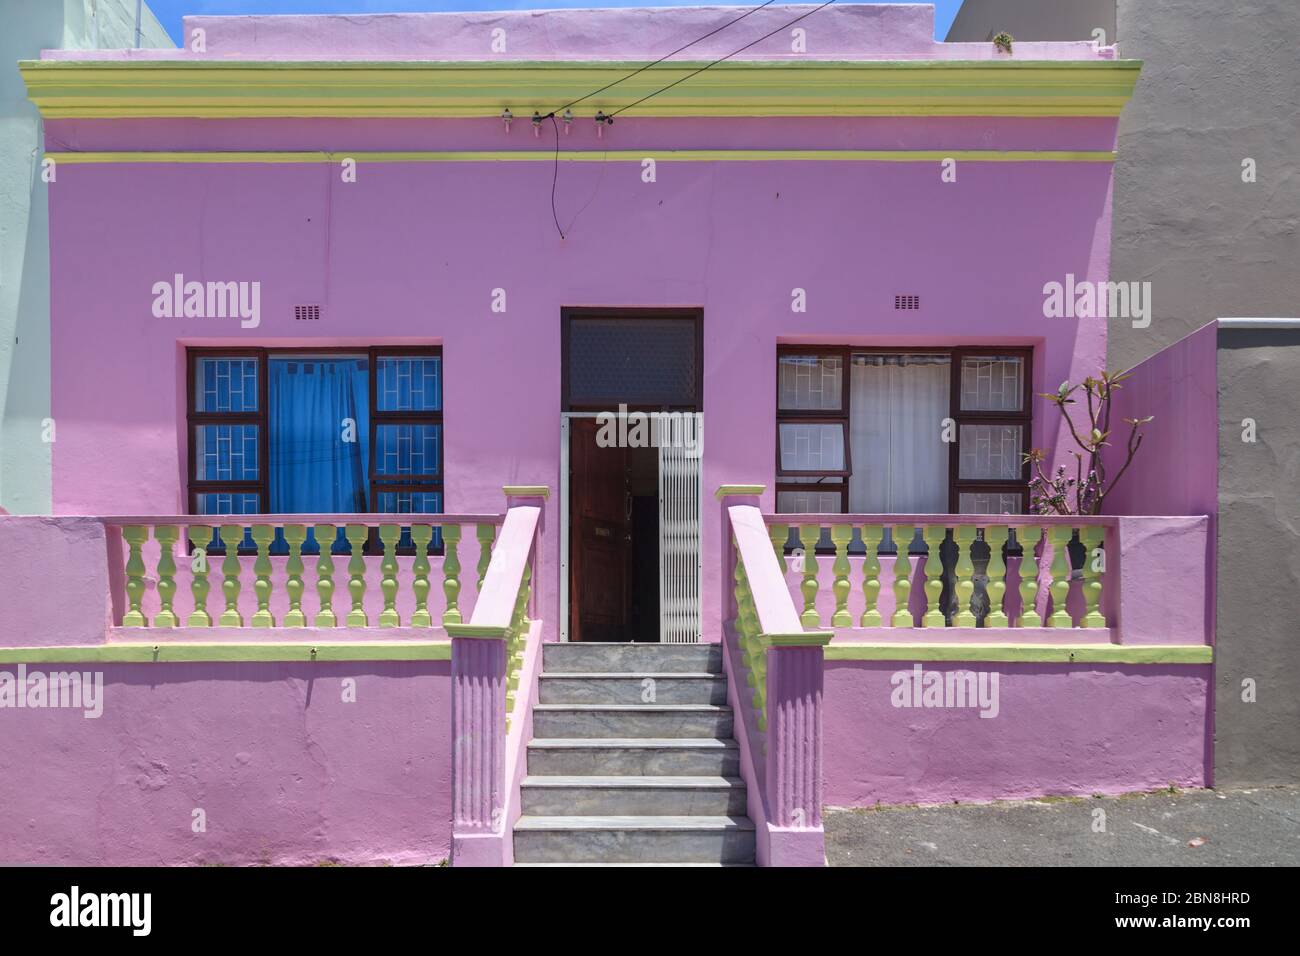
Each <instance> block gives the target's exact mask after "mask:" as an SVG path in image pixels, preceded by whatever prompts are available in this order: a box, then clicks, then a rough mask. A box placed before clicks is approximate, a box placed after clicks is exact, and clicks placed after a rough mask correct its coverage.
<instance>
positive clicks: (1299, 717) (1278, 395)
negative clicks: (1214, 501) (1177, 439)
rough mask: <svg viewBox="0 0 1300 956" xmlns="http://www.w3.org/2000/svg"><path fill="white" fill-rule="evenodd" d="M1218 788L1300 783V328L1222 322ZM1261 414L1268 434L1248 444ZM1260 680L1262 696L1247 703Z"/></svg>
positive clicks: (1259, 431) (1261, 428) (1259, 427)
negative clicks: (1249, 423)
mask: <svg viewBox="0 0 1300 956" xmlns="http://www.w3.org/2000/svg"><path fill="white" fill-rule="evenodd" d="M1218 378H1219V518H1218V539H1219V540H1218V558H1217V565H1218V589H1217V591H1218V607H1217V613H1216V617H1217V645H1218V646H1217V649H1216V664H1215V751H1214V758H1215V759H1214V767H1215V772H1214V779H1215V784H1216V786H1230V785H1242V786H1257V785H1261V784H1274V783H1295V782H1296V781H1297V780H1300V415H1297V413H1296V409H1297V403H1298V401H1300V329H1289V330H1284V331H1261V330H1254V329H1220V330H1219V350H1218ZM1247 418H1249V419H1253V420H1254V422H1255V427H1256V441H1254V442H1246V441H1243V440H1242V433H1243V425H1242V421H1243V419H1247ZM1247 680H1250V681H1253V682H1254V687H1255V694H1256V700H1255V702H1253V703H1250V702H1247V701H1245V700H1243V691H1244V687H1243V682H1244V681H1247Z"/></svg>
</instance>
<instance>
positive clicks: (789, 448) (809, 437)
mask: <svg viewBox="0 0 1300 956" xmlns="http://www.w3.org/2000/svg"><path fill="white" fill-rule="evenodd" d="M780 435H781V470H782V471H843V470H844V426H842V425H838V424H833V425H825V424H817V423H812V422H783V423H782V424H781V430H780Z"/></svg>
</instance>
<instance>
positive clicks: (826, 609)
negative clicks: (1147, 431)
mask: <svg viewBox="0 0 1300 956" xmlns="http://www.w3.org/2000/svg"><path fill="white" fill-rule="evenodd" d="M764 521H765V522H766V524H767V527H768V533H769V537H770V539H771V542H772V547H773V548H774V550H775V551H776V553H777V556H778V558H779V559H780V561H781V565H782V568H783V570H785V572H786V575H787V579H788V584H789V587H790V590H791V592H792V593H795V594H797V596H798V597H797V599H801V602H802V612H801V614H800V618H799V620H800V623H801V624H802V625H803V627H804V628H817V627H823V626H829V627H835V628H851V627H861V628H877V627H888V628H933V627H981V628H995V629H996V628H1009V627H1018V628H1030V627H1034V628H1036V627H1050V628H1104V627H1106V626H1107V616H1106V610H1105V586H1104V583H1103V582H1104V579H1105V569H1106V563H1105V562H1106V548H1107V544H1108V539H1109V538H1110V536H1111V531H1112V529H1113V528H1114V527H1115V524H1116V519H1115V518H1111V517H1088V518H1079V517H1073V516H1066V517H1056V516H1051V517H1044V516H1036V515H813V514H775V515H764ZM918 538H919V540H920V542H923V549H924V550H922V549H921V548H920V547H918V545H917V539H918ZM914 551H916V552H917V553H913V552H914ZM886 568H887V570H886ZM886 584H888V589H889V592H891V593H892V601H890V602H889V603H890V604H891V605H892V608H890V609H888V610H889V613H888V614H886V613H883V612H882V609H881V607H880V599H881V592H882V590H884V589H885V587H886Z"/></svg>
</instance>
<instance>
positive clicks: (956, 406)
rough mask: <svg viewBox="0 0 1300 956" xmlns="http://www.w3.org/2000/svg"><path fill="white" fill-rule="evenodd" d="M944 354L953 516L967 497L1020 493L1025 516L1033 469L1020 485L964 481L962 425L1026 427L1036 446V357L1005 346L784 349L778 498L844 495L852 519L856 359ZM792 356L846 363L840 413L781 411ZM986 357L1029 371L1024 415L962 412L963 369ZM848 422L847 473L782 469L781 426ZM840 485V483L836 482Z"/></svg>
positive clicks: (1027, 439)
mask: <svg viewBox="0 0 1300 956" xmlns="http://www.w3.org/2000/svg"><path fill="white" fill-rule="evenodd" d="M903 353H906V354H938V355H946V356H948V359H949V362H950V366H949V367H950V370H951V373H950V375H949V389H950V392H949V397H948V414H949V417H950V418H952V420H953V423H954V427H955V428H956V429H957V437H958V441H957V442H954V443H953V444H954V445H956V446H957V448H956V450H955V453H953V452H952V451H951V450H950V453H949V455H948V512H949V514H958V513H959V510H958V505H959V503H960V500H961V498H960V496H961V494H962V493H963V492H965V493H967V494H970V493H981V492H984V493H1000V494H1019V495H1020V513H1021V514H1025V513H1027V512H1028V508H1029V464H1028V463H1027V462H1026V463H1022V464H1021V469H1020V475H1021V477H1020V480H1019V481H992V480H988V479H975V478H961V477H960V469H961V452H960V438H961V427H962V425H971V424H976V425H1012V426H1014V425H1021V426H1023V427H1024V448H1025V450H1028V447H1029V446H1030V445H1031V444H1032V441H1033V377H1034V367H1033V357H1034V351H1033V349H1032V348H1025V347H1001V346H988V347H983V346H969V345H963V346H953V347H936V346H925V347H918V348H909V347H907V346H891V347H874V346H873V347H869V348H863V347H853V346H841V345H778V346H777V350H776V355H777V360H776V385H777V387H776V396H775V404H776V432H775V437H776V442H775V444H776V469H775V475H776V482H775V488H776V492H777V495H778V500H779V495H780V493H781V492H783V491H809V490H816V491H819V492H823V493H825V492H829V493H834V492H837V491H838V492H839V495H840V511H839V513H840V514H847V513H848V510H849V481H850V478H851V477H852V474H853V464H852V463H853V450H852V447H851V435H852V432H851V429H850V428H849V405H850V402H849V374H850V373H849V370H850V368H851V367H852V366H851V363H852V360H853V356H854V355H855V354H876V355H898V354H903ZM787 355H810V356H819V357H827V356H835V357H839V358H840V359H841V363H842V367H843V375H842V377H841V385H840V408H839V409H838V410H827V409H783V408H781V387H780V383H781V359H782V358H783V357H784V356H787ZM983 356H1008V357H1013V356H1014V357H1017V358H1020V359H1021V361H1022V362H1023V367H1024V382H1023V389H1024V392H1023V395H1022V398H1021V410H1020V411H1018V412H1006V411H964V410H963V409H962V407H961V366H962V361H963V360H964V359H966V358H975V357H983ZM834 421H840V422H843V423H844V429H845V431H844V464H845V470H844V471H842V472H841V471H825V472H821V471H818V472H786V471H783V470H782V468H781V438H780V435H781V432H780V427H781V425H783V424H787V423H797V422H805V423H818V422H834ZM794 475H798V476H799V477H808V478H824V479H829V480H832V483H830V484H818V483H815V482H790V481H782V478H788V477H792V476H794ZM835 481H838V482H839V483H838V484H837V483H835Z"/></svg>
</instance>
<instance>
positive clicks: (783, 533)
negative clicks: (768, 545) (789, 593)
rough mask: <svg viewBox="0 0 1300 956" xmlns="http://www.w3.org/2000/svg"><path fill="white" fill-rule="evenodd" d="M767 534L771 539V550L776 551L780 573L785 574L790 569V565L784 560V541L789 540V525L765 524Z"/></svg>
mask: <svg viewBox="0 0 1300 956" xmlns="http://www.w3.org/2000/svg"><path fill="white" fill-rule="evenodd" d="M767 534H768V537H770V538H771V539H772V550H773V551H775V552H776V560H777V561H779V562H780V563H781V573H782V574H785V573H786V572H788V571H789V570H790V565H789V563H788V562H787V561H786V560H785V543H786V542H787V541H789V540H790V526H789V525H788V524H770V525H768V526H767Z"/></svg>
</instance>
